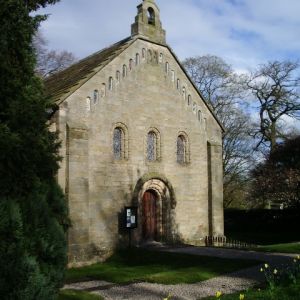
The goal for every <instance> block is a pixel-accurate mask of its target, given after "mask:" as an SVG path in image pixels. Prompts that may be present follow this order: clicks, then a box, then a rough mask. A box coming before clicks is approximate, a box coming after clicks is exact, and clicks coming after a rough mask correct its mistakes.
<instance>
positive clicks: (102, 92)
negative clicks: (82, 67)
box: [101, 83, 106, 98]
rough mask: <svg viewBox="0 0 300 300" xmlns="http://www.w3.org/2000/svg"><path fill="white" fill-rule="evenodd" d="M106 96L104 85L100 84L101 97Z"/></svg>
mask: <svg viewBox="0 0 300 300" xmlns="http://www.w3.org/2000/svg"><path fill="white" fill-rule="evenodd" d="M105 96H106V84H105V83H102V84H101V97H102V98H103V97H105Z"/></svg>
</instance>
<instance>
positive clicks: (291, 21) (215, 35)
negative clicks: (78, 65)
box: [39, 0, 300, 72]
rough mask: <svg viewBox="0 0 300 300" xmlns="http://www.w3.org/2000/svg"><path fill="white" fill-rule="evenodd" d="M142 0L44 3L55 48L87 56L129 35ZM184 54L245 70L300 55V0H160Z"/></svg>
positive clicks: (174, 43)
mask: <svg viewBox="0 0 300 300" xmlns="http://www.w3.org/2000/svg"><path fill="white" fill-rule="evenodd" d="M141 2H142V0H61V1H60V2H59V3H57V4H55V5H53V6H48V7H47V8H46V9H42V10H40V11H39V13H47V14H49V17H48V20H47V21H45V22H43V23H42V25H41V31H42V33H43V35H44V36H45V38H46V40H48V47H49V48H50V49H54V50H68V51H70V52H72V53H74V54H75V56H76V57H77V58H79V59H80V58H83V57H85V56H87V55H89V54H91V53H93V52H96V51H98V50H101V49H102V48H104V47H107V46H109V45H111V44H113V43H115V42H117V41H119V40H122V39H123V38H125V37H128V36H129V35H130V27H131V24H132V23H133V22H134V17H135V16H136V14H137V9H136V6H137V5H138V4H140V3H141ZM156 3H157V5H158V6H159V8H160V12H161V21H162V24H163V27H164V29H166V31H167V42H168V44H169V45H170V46H171V48H172V49H173V50H174V51H175V53H176V54H177V56H178V57H179V59H181V60H183V59H185V58H187V57H191V56H198V55H205V54H211V55H217V56H220V57H222V58H223V59H224V60H225V61H226V62H227V63H229V64H231V65H232V66H233V67H234V69H235V70H236V71H240V72H243V71H245V70H249V69H251V68H253V67H255V66H257V65H258V64H261V63H264V62H266V61H269V60H285V59H293V60H298V59H299V60H300V16H299V12H300V1H299V0H156Z"/></svg>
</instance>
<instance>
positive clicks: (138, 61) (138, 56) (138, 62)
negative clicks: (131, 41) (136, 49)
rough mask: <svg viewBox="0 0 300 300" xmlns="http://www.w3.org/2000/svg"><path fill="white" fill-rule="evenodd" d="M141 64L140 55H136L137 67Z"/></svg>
mask: <svg viewBox="0 0 300 300" xmlns="http://www.w3.org/2000/svg"><path fill="white" fill-rule="evenodd" d="M139 64H140V55H139V54H138V53H137V54H136V55H135V65H136V66H137V65H139Z"/></svg>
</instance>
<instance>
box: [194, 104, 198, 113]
mask: <svg viewBox="0 0 300 300" xmlns="http://www.w3.org/2000/svg"><path fill="white" fill-rule="evenodd" d="M196 110H197V103H196V102H194V103H193V112H194V113H196Z"/></svg>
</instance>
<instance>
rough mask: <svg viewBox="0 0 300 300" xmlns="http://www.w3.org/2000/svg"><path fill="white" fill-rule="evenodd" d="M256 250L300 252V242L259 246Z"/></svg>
mask: <svg viewBox="0 0 300 300" xmlns="http://www.w3.org/2000/svg"><path fill="white" fill-rule="evenodd" d="M254 250H256V251H262V252H279V253H296V254H300V243H299V242H298V243H286V244H275V245H265V246H259V247H258V248H255V249H254ZM299 298H300V297H299Z"/></svg>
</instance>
